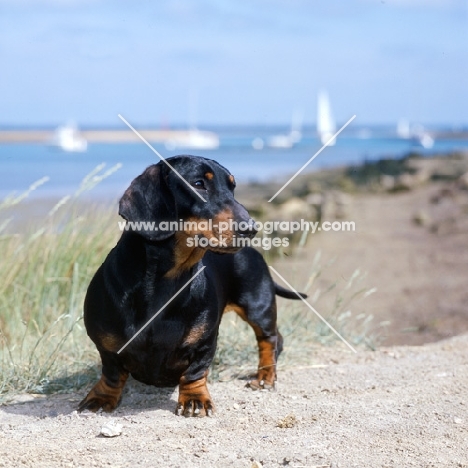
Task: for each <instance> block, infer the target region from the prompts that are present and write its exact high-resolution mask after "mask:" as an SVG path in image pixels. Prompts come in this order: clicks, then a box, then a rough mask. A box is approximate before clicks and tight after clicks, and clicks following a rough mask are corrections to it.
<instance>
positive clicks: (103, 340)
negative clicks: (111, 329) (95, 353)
mask: <svg viewBox="0 0 468 468" xmlns="http://www.w3.org/2000/svg"><path fill="white" fill-rule="evenodd" d="M99 341H100V345H101V346H102V347H103V348H104V349H105V350H106V351H112V352H117V351H118V350H119V349H120V346H121V344H122V340H121V339H120V338H119V337H117V336H115V335H111V334H110V333H105V334H103V335H100V336H99Z"/></svg>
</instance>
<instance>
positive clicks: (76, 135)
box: [51, 122, 88, 152]
mask: <svg viewBox="0 0 468 468" xmlns="http://www.w3.org/2000/svg"><path fill="white" fill-rule="evenodd" d="M51 144H52V145H53V146H55V147H57V148H59V149H61V150H62V151H66V152H83V151H86V149H87V147H88V142H87V141H86V140H85V139H84V138H83V136H82V135H81V133H80V131H79V129H78V127H77V125H76V124H75V123H74V122H69V123H67V124H66V125H61V126H60V127H58V128H57V129H56V130H55V132H54V136H53V138H52V141H51Z"/></svg>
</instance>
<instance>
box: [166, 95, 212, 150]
mask: <svg viewBox="0 0 468 468" xmlns="http://www.w3.org/2000/svg"><path fill="white" fill-rule="evenodd" d="M197 109H198V93H197V92H196V90H193V89H192V90H190V92H189V109H188V110H189V129H188V130H187V131H185V132H177V134H173V135H172V136H171V138H169V139H168V140H167V141H166V142H165V146H166V149H168V150H169V151H174V150H176V149H182V150H191V149H194V150H215V149H218V148H219V136H218V135H217V134H216V133H215V132H210V131H205V130H199V129H198V127H197V123H196V121H197V118H196V114H197Z"/></svg>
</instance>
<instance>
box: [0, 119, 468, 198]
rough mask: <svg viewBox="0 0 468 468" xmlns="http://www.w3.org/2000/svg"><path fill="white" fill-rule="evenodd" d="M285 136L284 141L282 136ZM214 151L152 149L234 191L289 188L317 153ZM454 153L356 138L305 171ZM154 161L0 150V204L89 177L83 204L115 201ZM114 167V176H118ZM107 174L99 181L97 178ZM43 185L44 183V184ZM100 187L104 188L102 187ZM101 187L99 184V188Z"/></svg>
mask: <svg viewBox="0 0 468 468" xmlns="http://www.w3.org/2000/svg"><path fill="white" fill-rule="evenodd" d="M286 132H287V130H286V129H285V130H284V132H283V133H286ZM217 133H218V135H219V137H220V146H219V148H218V149H215V150H186V149H179V150H177V149H176V150H171V151H169V150H168V149H166V147H165V146H164V145H163V144H157V143H155V144H153V147H154V148H155V149H156V150H157V151H158V152H159V153H160V154H161V155H162V156H163V157H170V156H173V155H176V154H196V155H199V156H204V157H207V158H210V159H214V160H216V161H218V162H219V163H220V164H222V165H223V166H225V167H226V168H228V169H229V171H230V172H231V173H232V174H234V175H235V177H236V179H237V181H238V182H240V183H253V182H266V181H269V180H278V181H281V180H287V178H288V176H291V175H292V174H294V173H295V172H296V171H297V170H298V169H299V168H301V167H302V166H303V165H304V164H305V163H306V162H307V161H309V160H310V159H311V158H312V157H313V156H314V155H315V154H316V153H317V151H319V150H320V148H321V147H322V144H321V142H320V140H319V139H318V138H317V136H316V135H315V133H314V132H313V131H310V132H308V133H305V134H304V135H303V138H302V140H301V141H300V142H299V143H297V144H296V145H294V147H292V148H270V147H268V146H267V145H265V146H264V147H263V149H254V148H253V146H252V142H253V140H254V139H255V138H261V139H262V140H264V141H265V142H266V141H267V140H268V138H269V137H270V136H272V135H274V134H275V133H276V134H277V133H281V129H277V128H275V129H270V130H268V129H264V130H263V131H259V130H257V129H246V128H243V129H241V130H232V129H230V130H226V131H222V130H219V131H218V132H217ZM452 151H468V139H462V138H443V139H442V138H440V139H438V138H436V139H435V142H434V146H433V147H432V148H430V149H425V148H423V147H421V146H419V145H418V144H417V143H416V142H415V141H413V140H411V139H401V138H398V137H397V136H396V135H392V134H391V132H385V131H380V132H379V131H371V130H366V131H360V132H354V133H348V134H343V135H342V136H339V137H338V139H337V142H336V144H335V145H334V146H328V147H326V148H324V149H323V151H321V153H320V154H319V155H318V156H317V157H316V158H314V160H313V161H312V162H311V163H310V164H309V165H308V166H307V168H306V169H304V172H307V171H309V172H310V171H318V170H320V169H323V168H331V167H337V166H344V165H358V164H362V163H363V162H365V161H373V160H377V159H379V158H401V157H403V156H405V155H407V154H408V153H410V152H418V153H420V154H422V155H424V156H431V155H434V154H439V153H447V152H452ZM158 161H159V158H158V156H157V155H156V154H155V153H154V152H153V151H151V149H150V148H148V147H147V146H146V145H145V144H144V143H143V142H135V143H123V144H122V143H120V144H100V143H99V144H98V143H96V144H93V143H90V144H88V148H87V151H85V152H63V151H60V150H58V149H56V148H54V147H51V146H49V145H43V144H0V200H3V199H5V197H8V196H12V195H15V196H18V195H20V194H21V193H24V192H25V191H27V190H28V188H29V187H30V186H31V185H32V184H34V183H35V182H36V181H38V180H41V179H42V180H47V181H46V182H45V183H43V184H42V185H41V186H40V187H38V188H37V189H35V190H33V191H32V192H31V193H30V194H29V198H37V197H52V198H60V197H63V196H66V195H73V194H75V193H77V192H79V191H80V190H81V189H80V187H81V188H82V182H83V180H86V178H87V176H88V175H89V174H91V178H89V177H88V182H89V181H90V179H92V180H91V182H94V183H92V184H91V185H93V187H92V188H89V187H88V189H87V190H85V192H84V193H82V195H81V196H83V197H90V198H91V199H108V200H115V199H118V197H120V196H121V194H122V193H123V191H124V190H125V189H126V188H127V187H128V185H129V184H130V182H131V181H132V180H133V179H134V178H135V177H136V176H137V175H139V174H140V173H141V172H143V170H144V169H145V168H146V167H147V166H149V165H151V164H154V163H156V162H158ZM117 167H118V169H117ZM107 171H110V172H111V174H110V175H108V176H107V177H105V178H102V176H103V175H104V174H105V173H106V172H107ZM44 178H47V179H44ZM101 179H102V180H101ZM97 182H99V183H97Z"/></svg>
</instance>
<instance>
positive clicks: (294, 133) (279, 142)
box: [252, 111, 304, 149]
mask: <svg viewBox="0 0 468 468" xmlns="http://www.w3.org/2000/svg"><path fill="white" fill-rule="evenodd" d="M303 117H304V116H303V112H302V111H295V112H294V113H293V116H292V121H291V131H290V132H289V133H287V134H278V135H273V136H271V137H270V138H268V140H267V145H268V146H269V147H270V148H292V147H293V146H294V145H295V144H296V143H299V142H300V141H301V139H302V120H303ZM254 143H255V140H254V141H253V142H252V146H253V147H254V148H255V145H254ZM262 147H263V146H262ZM255 149H257V148H255Z"/></svg>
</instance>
